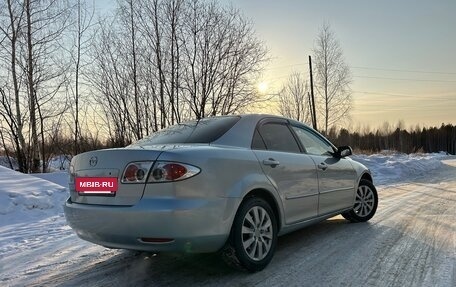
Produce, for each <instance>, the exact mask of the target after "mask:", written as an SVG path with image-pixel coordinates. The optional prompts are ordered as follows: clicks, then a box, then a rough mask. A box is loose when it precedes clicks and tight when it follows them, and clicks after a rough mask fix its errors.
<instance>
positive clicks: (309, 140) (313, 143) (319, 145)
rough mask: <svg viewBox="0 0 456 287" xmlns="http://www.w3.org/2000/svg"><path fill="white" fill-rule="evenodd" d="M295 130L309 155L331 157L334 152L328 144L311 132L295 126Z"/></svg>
mask: <svg viewBox="0 0 456 287" xmlns="http://www.w3.org/2000/svg"><path fill="white" fill-rule="evenodd" d="M293 130H294V131H295V133H296V135H297V136H298V138H299V140H300V141H301V143H302V145H303V146H304V148H305V149H306V152H307V153H308V154H314V155H331V154H332V153H333V152H334V149H333V147H332V146H331V145H330V144H329V143H328V142H326V141H325V140H323V139H322V138H320V137H319V136H317V135H316V134H315V133H313V132H311V131H310V130H307V129H304V128H300V127H295V126H293Z"/></svg>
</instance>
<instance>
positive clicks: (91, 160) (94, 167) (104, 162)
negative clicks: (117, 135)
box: [69, 148, 162, 205]
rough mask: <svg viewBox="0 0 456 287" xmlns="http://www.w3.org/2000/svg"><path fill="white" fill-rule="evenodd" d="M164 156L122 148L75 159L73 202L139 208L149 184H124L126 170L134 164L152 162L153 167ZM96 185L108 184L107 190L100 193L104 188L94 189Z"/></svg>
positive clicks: (73, 161)
mask: <svg viewBox="0 0 456 287" xmlns="http://www.w3.org/2000/svg"><path fill="white" fill-rule="evenodd" d="M161 152H162V150H161V149H159V148H158V149H147V150H145V149H141V148H137V149H132V148H121V149H106V150H98V151H91V152H86V153H82V154H79V155H77V156H75V157H74V158H73V160H72V161H71V167H70V183H69V188H70V195H71V200H72V201H73V202H77V203H83V204H99V205H134V204H136V203H137V202H138V201H139V200H140V199H141V197H142V195H143V192H144V187H145V184H144V183H122V181H121V179H122V175H123V172H124V169H125V168H126V167H127V165H128V164H129V163H131V162H150V163H151V165H152V164H153V162H154V161H155V160H156V159H157V158H158V156H159V155H160V153H161ZM146 176H147V175H146ZM76 182H78V187H76ZM81 182H84V183H83V184H81ZM92 182H93V183H96V182H102V183H103V182H106V185H105V187H106V188H102V189H100V186H94V185H93V183H92ZM103 185H104V184H103ZM81 186H83V187H81ZM97 188H98V192H97ZM100 190H103V191H102V192H101V191H100Z"/></svg>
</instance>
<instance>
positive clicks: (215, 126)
mask: <svg viewBox="0 0 456 287" xmlns="http://www.w3.org/2000/svg"><path fill="white" fill-rule="evenodd" d="M239 119H240V117H236V116H227V117H213V118H204V119H201V120H194V121H189V122H185V123H180V124H177V125H174V126H171V127H168V128H166V129H163V130H160V131H157V132H155V133H153V134H152V135H150V136H149V137H146V138H144V139H142V140H139V141H137V142H136V143H134V145H139V146H145V145H155V144H175V143H176V144H177V143H211V142H213V141H215V140H217V139H218V138H219V137H221V136H222V135H223V134H225V133H226V132H227V131H228V130H229V129H231V128H232V127H233V126H234V125H235V124H236V123H237V122H238V121H239Z"/></svg>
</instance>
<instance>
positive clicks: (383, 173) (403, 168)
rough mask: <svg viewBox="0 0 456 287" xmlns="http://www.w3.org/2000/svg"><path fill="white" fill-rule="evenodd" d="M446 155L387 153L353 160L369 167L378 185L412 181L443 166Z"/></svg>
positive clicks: (356, 157)
mask: <svg viewBox="0 0 456 287" xmlns="http://www.w3.org/2000/svg"><path fill="white" fill-rule="evenodd" d="M446 157H448V156H447V155H446V153H444V152H441V153H431V154H409V155H408V154H404V153H391V152H385V153H381V154H373V155H353V156H351V158H352V159H354V160H356V161H359V162H360V163H362V164H364V165H365V166H367V167H368V168H369V169H370V170H371V172H372V175H373V177H374V183H375V184H376V185H385V184H392V183H397V182H400V181H410V179H414V178H416V177H419V176H423V175H425V174H426V173H428V172H430V171H432V170H435V169H437V168H439V167H441V166H442V160H443V159H445V158H446Z"/></svg>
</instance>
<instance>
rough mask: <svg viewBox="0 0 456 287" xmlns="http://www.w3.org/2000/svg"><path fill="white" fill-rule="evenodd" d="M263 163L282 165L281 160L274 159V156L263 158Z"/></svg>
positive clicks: (272, 165)
mask: <svg viewBox="0 0 456 287" xmlns="http://www.w3.org/2000/svg"><path fill="white" fill-rule="evenodd" d="M263 164H264V165H269V166H271V167H276V166H278V165H280V162H279V161H277V160H275V159H273V158H269V159H265V160H263Z"/></svg>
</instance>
